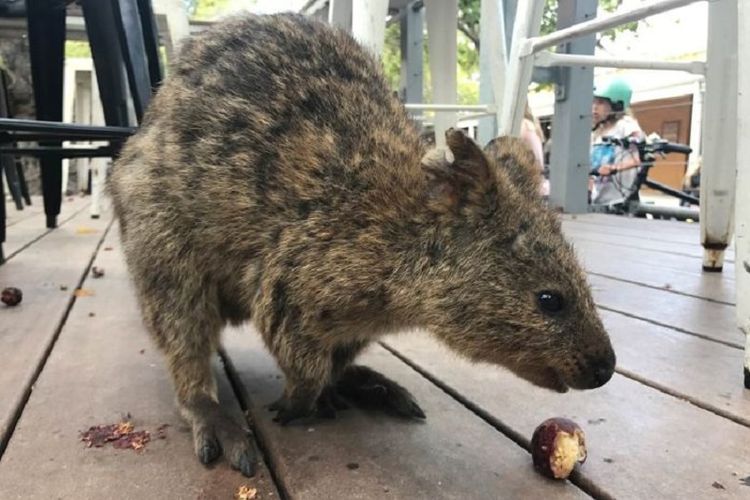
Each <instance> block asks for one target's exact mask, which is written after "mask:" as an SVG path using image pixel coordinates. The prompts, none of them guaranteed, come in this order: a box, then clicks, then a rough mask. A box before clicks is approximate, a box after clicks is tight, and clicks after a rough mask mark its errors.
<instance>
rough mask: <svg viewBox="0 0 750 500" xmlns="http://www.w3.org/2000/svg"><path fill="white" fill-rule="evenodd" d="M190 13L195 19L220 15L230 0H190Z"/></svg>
mask: <svg viewBox="0 0 750 500" xmlns="http://www.w3.org/2000/svg"><path fill="white" fill-rule="evenodd" d="M188 2H189V5H188V13H189V14H190V15H191V17H192V18H193V19H197V20H201V21H206V20H210V19H213V18H215V17H217V16H220V15H221V14H222V13H223V11H224V10H225V9H226V8H227V5H229V0H188Z"/></svg>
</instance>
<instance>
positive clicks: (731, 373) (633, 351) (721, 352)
mask: <svg viewBox="0 0 750 500" xmlns="http://www.w3.org/2000/svg"><path fill="white" fill-rule="evenodd" d="M728 316H729V317H730V318H733V317H734V315H728ZM602 320H603V321H604V326H605V327H606V328H607V331H608V332H609V335H610V338H611V339H612V343H613V345H614V348H615V352H616V353H617V369H618V370H619V371H622V372H623V373H625V374H627V375H628V376H633V377H635V378H637V379H639V380H641V381H643V382H645V383H648V384H650V385H653V386H654V387H658V388H660V389H662V390H665V391H667V392H669V393H672V394H676V395H679V396H681V397H686V398H688V399H689V400H690V401H692V402H693V403H695V404H697V405H699V406H701V407H703V408H707V409H709V410H711V411H715V412H717V413H719V414H722V415H723V416H726V417H728V418H731V419H733V420H735V421H737V422H740V423H742V424H743V425H746V426H748V427H750V394H747V392H748V391H746V390H745V389H744V387H743V386H742V384H741V383H739V379H738V377H737V374H738V373H739V370H740V367H741V366H742V348H741V347H730V346H727V345H723V344H718V343H716V342H711V341H707V340H705V339H701V338H698V337H691V336H689V335H684V334H682V333H680V332H677V331H675V330H671V329H669V328H664V327H661V326H657V325H653V324H649V323H645V322H643V321H639V320H636V319H633V318H628V317H626V316H622V315H620V314H617V313H611V312H607V311H603V312H602ZM734 330H735V331H737V329H736V328H734ZM737 337H738V338H739V337H740V334H739V332H737Z"/></svg>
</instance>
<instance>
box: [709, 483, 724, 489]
mask: <svg viewBox="0 0 750 500" xmlns="http://www.w3.org/2000/svg"><path fill="white" fill-rule="evenodd" d="M711 486H713V487H714V488H716V489H717V490H725V489H726V488H725V487H724V485H723V484H721V483H720V482H719V481H714V484H712V485H711Z"/></svg>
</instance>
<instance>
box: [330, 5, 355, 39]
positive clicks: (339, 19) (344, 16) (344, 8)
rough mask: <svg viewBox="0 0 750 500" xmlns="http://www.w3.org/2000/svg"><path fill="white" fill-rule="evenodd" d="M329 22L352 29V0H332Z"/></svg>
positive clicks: (347, 29)
mask: <svg viewBox="0 0 750 500" xmlns="http://www.w3.org/2000/svg"><path fill="white" fill-rule="evenodd" d="M328 24H330V25H331V26H338V27H340V28H343V29H344V30H346V31H348V32H351V31H352V0H331V3H330V4H329V5H328Z"/></svg>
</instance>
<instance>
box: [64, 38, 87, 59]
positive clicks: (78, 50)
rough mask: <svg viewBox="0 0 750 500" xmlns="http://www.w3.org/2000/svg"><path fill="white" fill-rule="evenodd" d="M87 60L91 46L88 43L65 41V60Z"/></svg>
mask: <svg viewBox="0 0 750 500" xmlns="http://www.w3.org/2000/svg"><path fill="white" fill-rule="evenodd" d="M74 57H79V58H88V57H91V46H90V45H89V43H88V42H79V41H76V40H66V41H65V58H66V59H68V58H74Z"/></svg>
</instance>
